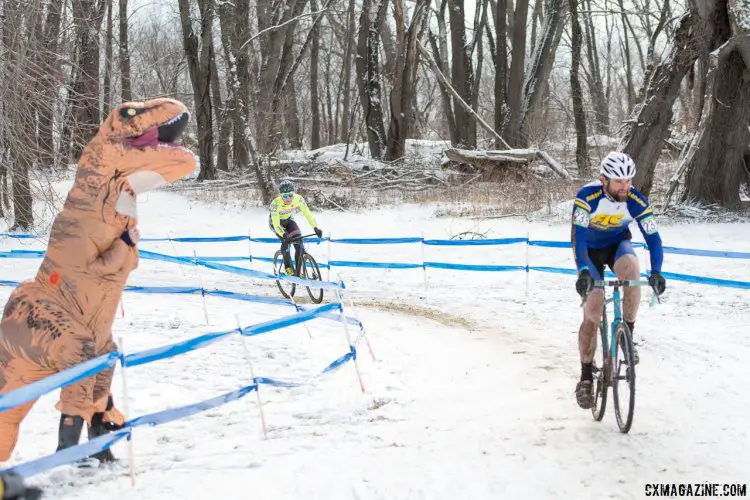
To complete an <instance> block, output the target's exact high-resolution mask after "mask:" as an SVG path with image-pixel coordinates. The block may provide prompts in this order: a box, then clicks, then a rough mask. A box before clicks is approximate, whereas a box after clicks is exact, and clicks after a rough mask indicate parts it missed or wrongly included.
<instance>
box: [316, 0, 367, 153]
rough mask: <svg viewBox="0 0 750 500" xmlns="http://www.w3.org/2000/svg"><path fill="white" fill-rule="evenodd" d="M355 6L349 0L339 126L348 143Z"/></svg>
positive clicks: (340, 138)
mask: <svg viewBox="0 0 750 500" xmlns="http://www.w3.org/2000/svg"><path fill="white" fill-rule="evenodd" d="M355 8H356V7H355V0H349V10H348V11H347V22H346V49H345V51H344V61H343V63H342V64H343V65H344V76H343V83H344V90H343V94H344V101H343V105H342V111H341V126H340V127H339V140H340V141H342V142H347V143H348V142H349V114H350V113H351V111H350V108H351V101H352V54H353V53H354V33H355V32H356V29H357V26H356V21H355V20H356V17H355V15H354V10H355ZM313 149H315V148H313Z"/></svg>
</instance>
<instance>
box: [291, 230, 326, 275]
mask: <svg viewBox="0 0 750 500" xmlns="http://www.w3.org/2000/svg"><path fill="white" fill-rule="evenodd" d="M313 236H315V237H317V236H318V235H317V234H315V233H312V234H305V235H300V236H295V237H294V238H291V239H290V240H289V245H290V246H291V245H296V244H297V243H299V244H300V247H301V249H302V251H301V252H300V254H299V255H297V256H296V257H297V258H296V259H293V260H294V261H295V262H294V271H295V274H299V271H300V266H301V265H302V258H303V257H304V255H305V254H306V253H307V248H305V238H311V237H313ZM318 243H320V242H318ZM290 252H291V249H290Z"/></svg>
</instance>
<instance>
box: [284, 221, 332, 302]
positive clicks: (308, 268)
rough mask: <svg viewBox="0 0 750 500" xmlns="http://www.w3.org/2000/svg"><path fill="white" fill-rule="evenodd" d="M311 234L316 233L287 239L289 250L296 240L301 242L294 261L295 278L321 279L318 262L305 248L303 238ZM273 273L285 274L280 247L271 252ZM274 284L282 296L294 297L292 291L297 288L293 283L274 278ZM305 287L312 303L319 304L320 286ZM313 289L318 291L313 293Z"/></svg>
mask: <svg viewBox="0 0 750 500" xmlns="http://www.w3.org/2000/svg"><path fill="white" fill-rule="evenodd" d="M311 236H317V235H316V234H307V235H305V236H296V237H294V238H292V239H290V240H289V244H290V249H289V251H290V252H291V245H293V244H295V243H296V242H297V241H300V242H301V251H300V254H301V255H297V256H296V257H297V260H296V262H294V264H295V266H294V276H295V277H297V278H304V279H308V280H317V281H322V277H321V275H320V268H319V267H318V263H317V262H316V261H315V257H313V256H312V255H310V254H309V253H308V252H307V249H306V248H305V243H304V240H305V238H309V237H311ZM273 274H274V275H275V276H280V275H286V266H284V256H283V254H282V253H281V249H278V250H276V253H275V254H273ZM276 285H277V286H278V287H279V291H281V295H283V296H284V298H286V299H291V298H292V297H294V292H295V291H296V289H297V285H296V284H295V283H292V282H290V281H285V280H280V279H279V280H276ZM285 286H287V287H289V290H285V289H284V287H285ZM306 288H307V294H308V295H309V296H310V300H312V301H313V303H315V304H320V303H321V302H323V289H322V288H320V289H318V288H315V287H313V288H311V287H310V286H306ZM313 289H314V290H318V292H315V293H314V292H313Z"/></svg>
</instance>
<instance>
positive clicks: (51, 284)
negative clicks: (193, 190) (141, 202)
mask: <svg viewBox="0 0 750 500" xmlns="http://www.w3.org/2000/svg"><path fill="white" fill-rule="evenodd" d="M189 119H190V115H189V113H188V112H187V109H186V107H185V106H184V105H183V104H182V103H180V102H178V101H175V100H172V99H155V100H151V101H146V102H129V103H124V104H121V105H120V106H118V107H117V108H116V109H115V110H114V111H113V112H112V114H111V115H110V116H109V117H108V118H107V119H106V120H105V121H104V123H102V125H101V126H100V128H99V131H98V133H97V134H96V136H94V138H93V139H92V140H91V142H90V143H89V144H88V145H87V146H86V148H85V149H84V150H83V154H82V155H81V159H80V161H79V162H78V169H77V171H76V177H75V182H74V184H73V187H72V188H71V190H70V192H69V193H68V197H67V199H66V200H65V205H64V206H63V209H62V211H61V212H60V213H59V214H58V216H57V218H56V219H55V221H54V224H53V225H52V230H51V232H50V239H49V245H48V247H47V251H46V253H45V256H44V260H43V261H42V264H41V266H40V268H39V271H38V272H37V275H36V277H35V278H34V279H33V280H31V281H27V282H25V283H22V284H21V285H20V286H18V288H16V289H15V290H14V291H13V292H12V293H11V295H10V298H9V299H8V303H7V304H6V306H5V311H4V313H3V319H2V322H1V323H0V394H2V393H5V392H9V391H12V390H14V389H18V388H19V387H23V386H25V385H27V384H30V383H32V382H36V381H38V380H40V379H42V378H44V377H47V376H49V375H52V374H54V373H56V372H59V371H62V370H64V369H66V368H69V367H71V366H74V365H76V364H79V363H81V362H84V361H87V360H89V359H93V358H95V357H98V356H101V355H103V354H106V353H108V352H111V351H115V350H116V349H117V346H116V345H115V343H114V341H113V339H112V323H113V322H114V319H115V314H116V312H117V306H118V303H119V301H120V298H121V296H122V292H123V289H124V288H125V282H126V281H127V278H128V275H129V274H130V272H131V271H132V270H133V269H135V268H136V267H137V265H138V251H137V249H136V247H135V243H136V242H137V238H135V239H136V242H134V241H133V239H134V238H133V237H132V236H134V235H136V234H137V232H136V231H133V229H134V228H135V226H136V222H137V213H136V203H135V201H136V195H138V194H140V193H143V192H145V191H148V190H150V189H153V188H155V187H157V186H159V185H162V184H166V183H168V182H173V181H175V180H178V179H180V178H182V177H184V176H185V175H187V174H190V173H191V172H193V171H194V170H195V165H196V162H195V157H194V156H193V155H192V154H191V153H190V152H189V151H188V150H187V149H184V148H182V144H181V143H180V142H178V141H179V139H180V136H181V134H182V131H183V130H184V129H185V126H186V125H187V122H188V121H189ZM113 374H114V368H111V369H109V370H106V371H104V372H100V373H98V374H96V375H94V376H91V377H88V378H86V379H84V380H82V381H80V382H78V383H75V384H72V385H69V386H67V387H64V388H63V389H62V390H61V394H60V400H59V402H58V403H57V405H56V406H55V407H56V408H57V409H58V410H59V411H60V412H61V413H62V416H61V419H60V442H59V446H58V449H61V448H66V447H68V446H73V445H75V444H77V443H78V439H79V437H80V434H81V430H82V426H83V421H84V420H85V421H86V422H88V423H89V438H92V437H95V436H97V435H100V434H103V433H105V432H107V429H108V428H110V429H111V428H112V427H116V426H117V425H118V424H119V425H122V423H123V422H122V420H123V419H122V415H121V414H119V412H117V410H116V409H114V407H113V403H112V397H111V394H110V385H111V382H112V376H113ZM34 403H35V401H31V402H28V403H26V404H23V405H21V406H18V407H16V408H13V409H10V410H7V411H5V412H2V413H0V462H2V461H5V460H7V459H8V458H10V455H11V453H12V452H13V449H14V447H15V445H16V441H17V439H18V431H19V427H20V424H21V421H22V420H23V419H24V418H25V417H26V414H27V413H28V412H29V410H30V409H31V407H32V406H33V405H34ZM108 420H109V421H111V426H109V427H108V426H107V425H106V424H107V421H108ZM92 434H93V436H92ZM107 451H109V450H107ZM107 456H109V457H110V459H111V458H113V457H111V454H109V455H106V456H105V459H107V458H106V457H107ZM97 458H101V457H97Z"/></svg>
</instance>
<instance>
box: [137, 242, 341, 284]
mask: <svg viewBox="0 0 750 500" xmlns="http://www.w3.org/2000/svg"><path fill="white" fill-rule="evenodd" d="M139 252H140V255H141V257H143V258H144V259H151V260H159V261H163V262H172V263H175V264H192V265H198V266H203V267H206V268H208V269H214V270H216V271H224V272H228V273H231V274H237V275H240V276H247V277H250V278H256V279H264V280H273V281H276V280H279V279H282V280H284V281H290V282H292V283H298V284H300V285H304V286H310V287H311V288H313V287H314V288H326V289H336V288H343V285H342V284H341V283H334V282H330V281H317V280H308V279H303V278H297V277H293V276H274V275H273V274H269V273H264V272H262V271H254V270H252V269H246V268H244V267H237V266H228V265H226V264H218V263H211V262H205V261H202V260H200V259H195V258H187V257H173V256H171V255H165V254H161V253H157V252H150V251H148V250H140V251H139Z"/></svg>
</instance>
